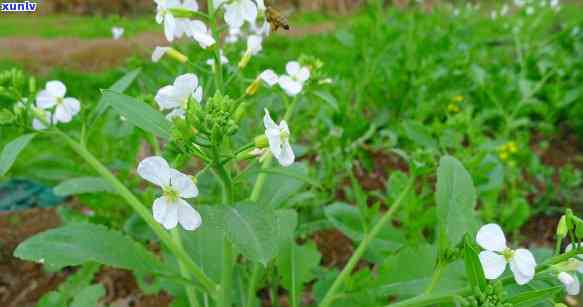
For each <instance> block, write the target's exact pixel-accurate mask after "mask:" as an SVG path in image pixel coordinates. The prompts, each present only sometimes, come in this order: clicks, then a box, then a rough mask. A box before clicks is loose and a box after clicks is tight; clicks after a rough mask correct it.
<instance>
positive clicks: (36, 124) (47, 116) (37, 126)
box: [32, 109, 53, 131]
mask: <svg viewBox="0 0 583 307" xmlns="http://www.w3.org/2000/svg"><path fill="white" fill-rule="evenodd" d="M38 112H40V113H41V115H42V116H43V117H44V118H43V119H44V120H45V121H46V122H48V123H49V124H53V115H52V114H51V112H49V111H46V110H42V109H39V110H38ZM32 129H34V130H38V131H40V130H45V129H47V125H45V124H44V122H43V121H41V120H40V119H38V118H37V117H35V118H34V119H33V120H32Z"/></svg>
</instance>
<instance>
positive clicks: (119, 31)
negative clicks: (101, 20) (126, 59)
mask: <svg viewBox="0 0 583 307" xmlns="http://www.w3.org/2000/svg"><path fill="white" fill-rule="evenodd" d="M124 32H125V30H124V28H122V27H113V28H111V35H112V36H113V39H115V40H118V39H120V38H121V37H122V36H123V33H124Z"/></svg>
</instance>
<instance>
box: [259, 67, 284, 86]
mask: <svg viewBox="0 0 583 307" xmlns="http://www.w3.org/2000/svg"><path fill="white" fill-rule="evenodd" d="M259 79H261V80H263V81H264V82H265V83H267V85H269V86H274V85H275V84H277V82H278V81H279V76H278V75H277V74H276V73H275V72H274V71H273V70H271V69H268V70H265V71H263V72H262V73H261V74H260V75H259Z"/></svg>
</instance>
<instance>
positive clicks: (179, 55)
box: [166, 48, 188, 63]
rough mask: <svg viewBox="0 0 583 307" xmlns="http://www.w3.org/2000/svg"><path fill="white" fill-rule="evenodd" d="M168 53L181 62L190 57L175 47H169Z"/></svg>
mask: <svg viewBox="0 0 583 307" xmlns="http://www.w3.org/2000/svg"><path fill="white" fill-rule="evenodd" d="M166 54H168V56H169V57H171V58H173V59H175V60H176V61H178V62H180V63H186V62H187V61H188V57H186V56H185V55H184V54H182V53H180V52H179V51H178V50H176V49H174V48H168V50H167V51H166Z"/></svg>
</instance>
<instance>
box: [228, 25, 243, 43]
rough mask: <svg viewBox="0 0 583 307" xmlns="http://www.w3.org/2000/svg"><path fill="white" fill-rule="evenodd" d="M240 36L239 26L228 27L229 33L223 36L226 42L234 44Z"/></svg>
mask: <svg viewBox="0 0 583 307" xmlns="http://www.w3.org/2000/svg"><path fill="white" fill-rule="evenodd" d="M240 37H241V28H239V27H229V33H228V34H227V37H225V42H226V43H227V44H234V43H236V42H238V41H239V38H240Z"/></svg>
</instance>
